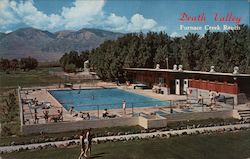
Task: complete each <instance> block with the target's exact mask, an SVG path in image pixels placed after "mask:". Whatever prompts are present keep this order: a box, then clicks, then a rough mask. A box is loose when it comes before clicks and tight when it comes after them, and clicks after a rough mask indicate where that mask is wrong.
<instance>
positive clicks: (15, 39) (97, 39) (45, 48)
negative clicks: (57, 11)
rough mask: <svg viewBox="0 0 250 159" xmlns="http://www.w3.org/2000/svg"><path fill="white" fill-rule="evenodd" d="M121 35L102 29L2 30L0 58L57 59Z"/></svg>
mask: <svg viewBox="0 0 250 159" xmlns="http://www.w3.org/2000/svg"><path fill="white" fill-rule="evenodd" d="M122 35H123V34H122V33H115V32H111V31H105V30H100V29H81V30H78V31H72V30H63V31H58V32H55V33H51V32H48V31H43V30H39V29H34V28H23V29H19V30H16V31H14V32H11V33H8V34H5V33H0V57H2V58H20V57H26V56H32V57H35V58H37V59H38V60H40V61H53V60H58V59H59V58H60V57H61V56H62V55H63V54H64V53H65V52H69V51H71V50H76V51H79V52H80V51H84V50H90V49H93V48H96V47H98V46H99V45H100V44H101V43H103V42H104V41H105V40H115V39H117V38H118V37H121V36H122Z"/></svg>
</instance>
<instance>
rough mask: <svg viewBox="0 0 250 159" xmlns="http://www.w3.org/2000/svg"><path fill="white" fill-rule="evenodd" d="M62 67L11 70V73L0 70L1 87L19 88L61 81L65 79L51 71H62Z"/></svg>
mask: <svg viewBox="0 0 250 159" xmlns="http://www.w3.org/2000/svg"><path fill="white" fill-rule="evenodd" d="M60 70H61V68H57V67H56V68H37V69H35V70H30V71H27V72H23V71H20V70H19V71H11V72H10V74H6V73H5V72H0V77H1V78H0V88H5V89H6V88H17V86H18V85H20V86H22V87H28V86H46V85H51V84H54V83H59V82H60V81H63V79H61V78H59V77H57V76H53V75H51V74H50V73H49V72H57V71H60Z"/></svg>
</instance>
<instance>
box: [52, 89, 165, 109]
mask: <svg viewBox="0 0 250 159" xmlns="http://www.w3.org/2000/svg"><path fill="white" fill-rule="evenodd" d="M49 93H50V94H51V95H52V96H53V97H54V98H55V99H56V100H57V101H58V102H59V103H61V104H62V105H63V106H64V108H65V109H67V110H69V109H70V107H71V106H74V109H75V110H77V111H86V110H97V109H105V108H107V109H121V108H122V101H123V100H125V101H126V107H127V108H131V107H132V105H133V107H151V106H168V105H169V102H166V101H160V100H158V99H154V98H150V97H146V96H143V95H139V94H136V93H131V92H128V91H125V90H122V89H117V88H95V89H81V90H50V91H49Z"/></svg>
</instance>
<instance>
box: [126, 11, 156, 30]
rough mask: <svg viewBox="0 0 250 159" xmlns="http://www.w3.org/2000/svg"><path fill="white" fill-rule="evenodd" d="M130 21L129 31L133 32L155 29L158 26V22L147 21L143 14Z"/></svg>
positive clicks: (136, 15) (134, 16)
mask: <svg viewBox="0 0 250 159" xmlns="http://www.w3.org/2000/svg"><path fill="white" fill-rule="evenodd" d="M130 21H131V22H130V23H129V24H128V31H132V32H134V31H136V32H137V31H141V30H149V29H153V28H154V27H156V25H157V23H156V21H154V20H153V19H145V18H144V17H143V15H141V14H135V15H133V16H132V17H131V20H130Z"/></svg>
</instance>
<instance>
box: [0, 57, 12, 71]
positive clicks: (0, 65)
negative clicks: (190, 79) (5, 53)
mask: <svg viewBox="0 0 250 159" xmlns="http://www.w3.org/2000/svg"><path fill="white" fill-rule="evenodd" d="M9 68H10V61H9V60H8V59H3V58H2V59H1V61H0V69H1V70H3V71H7V70H8V69H9Z"/></svg>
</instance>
